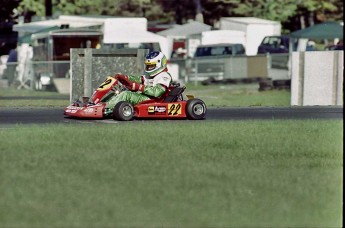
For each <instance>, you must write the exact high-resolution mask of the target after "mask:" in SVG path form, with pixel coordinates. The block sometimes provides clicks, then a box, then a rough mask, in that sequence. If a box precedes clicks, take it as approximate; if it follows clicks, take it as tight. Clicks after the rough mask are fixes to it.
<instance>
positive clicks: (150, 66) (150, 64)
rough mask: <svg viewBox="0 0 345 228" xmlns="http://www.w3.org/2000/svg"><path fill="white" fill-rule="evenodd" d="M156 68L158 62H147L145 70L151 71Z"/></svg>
mask: <svg viewBox="0 0 345 228" xmlns="http://www.w3.org/2000/svg"><path fill="white" fill-rule="evenodd" d="M155 68H156V63H149V64H147V63H146V64H145V70H146V71H151V70H154V69H155Z"/></svg>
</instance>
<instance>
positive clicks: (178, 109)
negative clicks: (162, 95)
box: [168, 104, 182, 116]
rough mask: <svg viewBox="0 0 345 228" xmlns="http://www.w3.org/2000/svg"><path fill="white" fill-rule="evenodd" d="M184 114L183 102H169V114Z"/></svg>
mask: <svg viewBox="0 0 345 228" xmlns="http://www.w3.org/2000/svg"><path fill="white" fill-rule="evenodd" d="M181 114H182V105H181V104H169V105H168V115H169V116H178V115H181Z"/></svg>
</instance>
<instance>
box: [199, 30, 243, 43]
mask: <svg viewBox="0 0 345 228" xmlns="http://www.w3.org/2000/svg"><path fill="white" fill-rule="evenodd" d="M201 44H202V45H209V44H243V45H244V46H245V44H246V34H245V33H244V32H242V31H235V30H212V31H205V32H202V33H201Z"/></svg>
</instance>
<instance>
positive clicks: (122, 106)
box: [113, 101, 134, 121]
mask: <svg viewBox="0 0 345 228" xmlns="http://www.w3.org/2000/svg"><path fill="white" fill-rule="evenodd" d="M133 116H134V107H133V105H132V104H131V103H129V102H127V101H120V102H119V103H117V104H116V105H115V107H114V109H113V119H114V120H121V121H129V120H132V119H133Z"/></svg>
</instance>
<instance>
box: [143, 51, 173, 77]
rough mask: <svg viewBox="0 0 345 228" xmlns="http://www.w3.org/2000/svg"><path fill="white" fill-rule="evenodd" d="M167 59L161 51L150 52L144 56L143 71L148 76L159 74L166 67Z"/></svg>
mask: <svg viewBox="0 0 345 228" xmlns="http://www.w3.org/2000/svg"><path fill="white" fill-rule="evenodd" d="M167 64H168V60H167V58H166V57H165V55H164V54H163V53H162V52H159V51H154V52H150V53H149V54H147V55H146V57H145V73H146V74H147V75H149V76H151V77H152V76H155V75H156V74H159V73H160V72H162V71H163V70H165V68H166V67H167Z"/></svg>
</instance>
